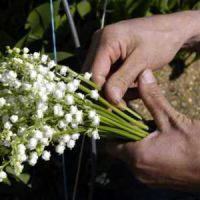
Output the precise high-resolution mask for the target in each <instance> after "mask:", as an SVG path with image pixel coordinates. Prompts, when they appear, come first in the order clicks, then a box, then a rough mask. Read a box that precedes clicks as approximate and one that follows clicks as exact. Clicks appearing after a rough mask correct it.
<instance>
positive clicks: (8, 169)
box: [6, 166, 30, 184]
mask: <svg viewBox="0 0 200 200" xmlns="http://www.w3.org/2000/svg"><path fill="white" fill-rule="evenodd" d="M6 172H7V173H8V174H10V175H11V176H13V177H14V178H15V179H16V180H17V181H19V182H22V183H24V184H27V183H28V182H29V180H30V175H29V174H26V173H23V174H20V175H19V176H16V175H15V172H14V169H13V168H11V167H9V166H8V167H6Z"/></svg>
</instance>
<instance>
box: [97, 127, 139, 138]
mask: <svg viewBox="0 0 200 200" xmlns="http://www.w3.org/2000/svg"><path fill="white" fill-rule="evenodd" d="M101 130H102V131H103V133H104V134H105V131H107V132H109V133H110V132H111V133H116V134H118V135H120V136H123V137H125V138H129V139H131V140H141V139H142V138H141V137H139V136H137V135H132V134H129V133H127V132H126V131H124V130H120V129H117V128H112V127H107V126H99V131H100V132H101Z"/></svg>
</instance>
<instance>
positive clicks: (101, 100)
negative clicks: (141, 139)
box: [79, 85, 148, 130]
mask: <svg viewBox="0 0 200 200" xmlns="http://www.w3.org/2000/svg"><path fill="white" fill-rule="evenodd" d="M79 88H80V89H81V90H82V91H84V92H85V93H87V94H90V90H89V89H88V88H86V87H85V86H83V85H80V86H79ZM98 100H99V102H101V103H102V104H104V105H105V106H107V107H108V108H111V109H112V110H113V111H114V112H116V113H117V114H118V115H120V116H121V117H123V118H124V119H126V120H128V121H129V122H131V123H133V124H135V125H137V126H138V127H140V128H142V129H144V130H148V126H147V125H145V124H143V123H142V122H140V121H137V120H135V119H133V118H132V117H129V116H128V115H126V114H125V113H123V112H122V111H121V110H119V109H118V108H116V107H115V106H113V105H112V104H110V103H109V102H108V101H106V100H105V99H104V98H102V97H99V99H98Z"/></svg>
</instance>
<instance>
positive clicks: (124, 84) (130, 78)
mask: <svg viewBox="0 0 200 200" xmlns="http://www.w3.org/2000/svg"><path fill="white" fill-rule="evenodd" d="M140 58H141V54H140V50H139V49H138V50H135V52H134V53H133V55H131V56H129V57H128V58H127V59H126V60H125V62H124V63H123V64H122V66H121V67H120V68H119V70H117V71H116V72H115V73H114V74H113V75H112V76H110V77H109V79H108V80H107V82H106V85H105V95H106V97H107V98H108V100H110V101H111V102H112V103H114V104H118V103H119V102H120V101H121V99H122V98H123V96H124V94H125V93H126V91H127V89H128V88H129V87H131V86H132V85H133V82H134V81H135V80H136V79H137V77H138V74H139V73H140V72H141V71H142V70H143V69H144V67H145V65H144V64H143V63H144V62H143V61H141V59H140Z"/></svg>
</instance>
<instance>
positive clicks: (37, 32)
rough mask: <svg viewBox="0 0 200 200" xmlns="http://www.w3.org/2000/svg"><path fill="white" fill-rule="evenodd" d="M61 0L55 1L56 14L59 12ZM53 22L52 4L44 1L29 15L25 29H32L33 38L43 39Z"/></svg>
mask: <svg viewBox="0 0 200 200" xmlns="http://www.w3.org/2000/svg"><path fill="white" fill-rule="evenodd" d="M59 7H60V1H59V0H57V1H54V14H55V16H56V15H57V14H58V10H59ZM50 22H51V14H50V4H49V3H44V4H42V5H40V6H38V7H36V8H35V9H34V10H33V11H32V12H31V13H30V14H29V16H28V18H27V23H26V25H25V29H30V34H31V37H32V38H35V39H41V38H42V37H43V35H44V33H45V31H46V30H47V28H48V27H49V25H50Z"/></svg>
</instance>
